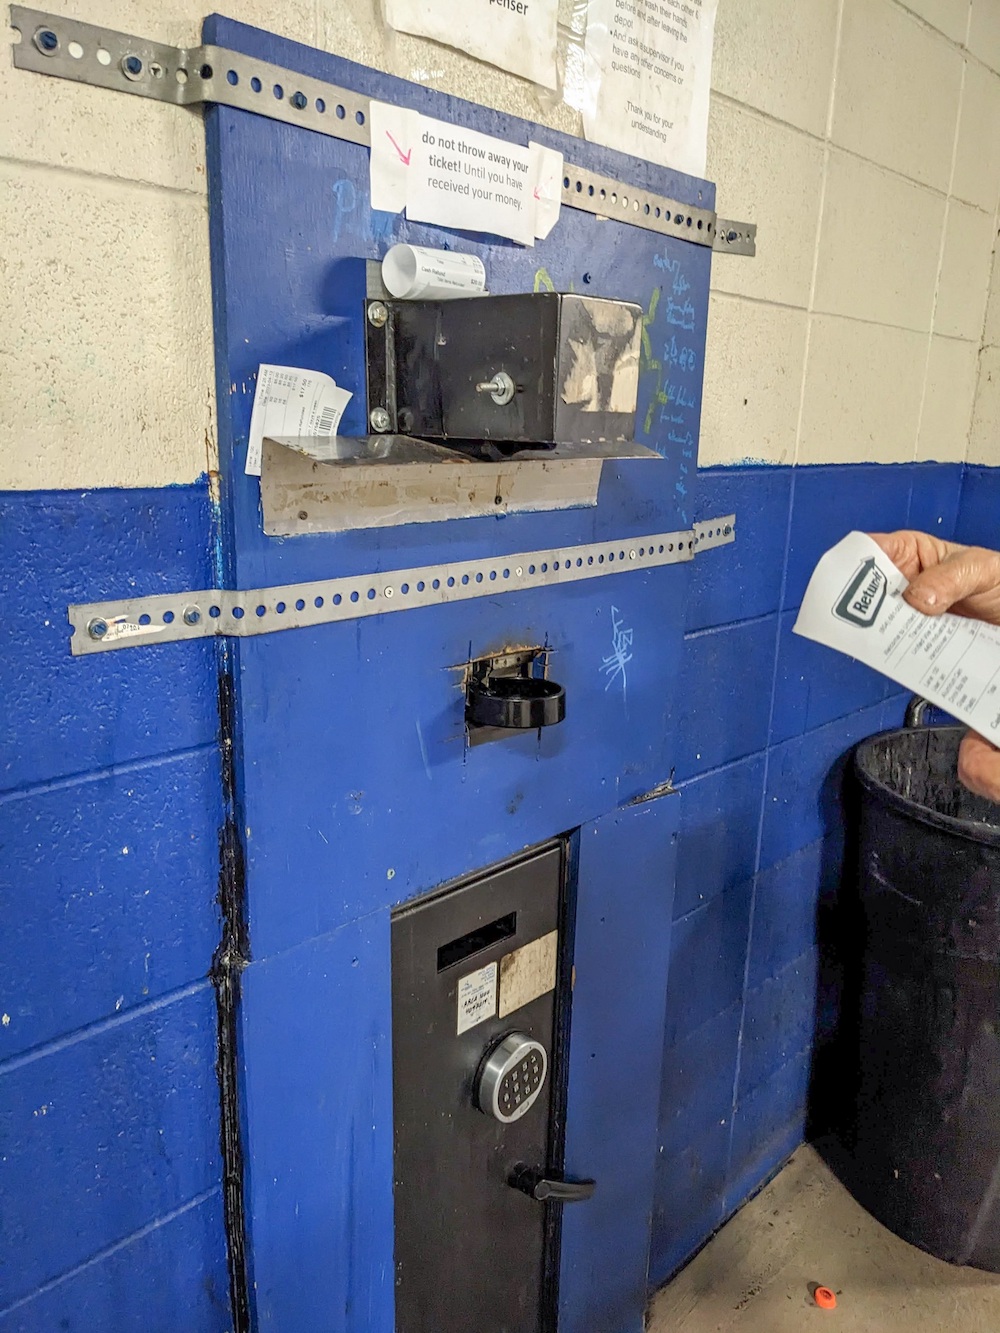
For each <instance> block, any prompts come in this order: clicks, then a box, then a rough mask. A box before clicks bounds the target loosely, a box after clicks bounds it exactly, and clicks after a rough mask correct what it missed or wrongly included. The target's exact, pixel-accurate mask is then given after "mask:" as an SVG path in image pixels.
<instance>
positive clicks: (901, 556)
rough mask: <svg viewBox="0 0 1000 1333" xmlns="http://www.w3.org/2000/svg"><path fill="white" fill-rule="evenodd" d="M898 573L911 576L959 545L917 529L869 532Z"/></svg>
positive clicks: (935, 563) (951, 551) (947, 554)
mask: <svg viewBox="0 0 1000 1333" xmlns="http://www.w3.org/2000/svg"><path fill="white" fill-rule="evenodd" d="M868 535H869V536H870V537H871V539H872V540H873V541H874V542H877V543H878V545H879V546H880V547H881V549H882V550H883V551H884V552H885V554H886V555H887V556H888V557H889V559H890V560H891V561H892V563H893V564H894V565H895V566H896V568H897V569H898V570H899V572H900V573H901V574H902V575H903V576H904V578H907V579H915V578H916V577H917V575H918V574H919V573H920V572H921V570H924V569H929V568H930V567H931V566H932V565H937V564H939V563H940V562H941V561H942V560H944V559H946V558H947V556H949V555H951V554H952V553H953V552H955V551H960V550H963V549H964V548H963V547H960V546H958V545H956V544H955V543H954V542H945V541H942V540H941V538H940V537H932V536H931V534H930V533H929V532H917V531H916V530H915V529H913V528H900V529H899V530H898V531H896V532H870V533H869V534H868Z"/></svg>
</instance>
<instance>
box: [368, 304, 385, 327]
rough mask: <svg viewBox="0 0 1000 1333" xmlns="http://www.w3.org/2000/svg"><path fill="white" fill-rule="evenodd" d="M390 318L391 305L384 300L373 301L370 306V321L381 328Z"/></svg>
mask: <svg viewBox="0 0 1000 1333" xmlns="http://www.w3.org/2000/svg"><path fill="white" fill-rule="evenodd" d="M388 319H389V307H388V306H387V305H386V303H385V302H384V301H372V303H371V305H370V306H369V307H368V323H369V324H373V325H374V326H375V328H377V329H381V328H382V327H383V326H384V325H385V324H386V323H387V322H388Z"/></svg>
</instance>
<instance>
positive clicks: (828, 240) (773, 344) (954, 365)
mask: <svg viewBox="0 0 1000 1333" xmlns="http://www.w3.org/2000/svg"><path fill="white" fill-rule="evenodd" d="M998 70H1000V0H971V3H970V0H908V3H907V4H906V5H903V4H900V3H898V2H897V0H720V4H719V19H718V27H717V39H716V58H715V70H714V79H713V83H714V89H715V92H714V96H713V102H712V119H711V129H710V143H709V171H708V174H709V175H710V176H711V177H712V178H713V179H715V180H716V181H718V183H719V208H720V210H721V211H722V212H723V213H728V214H729V215H730V216H734V217H738V218H739V217H748V218H752V219H754V220H755V221H756V222H757V223H758V224H759V227H760V238H759V246H758V255H757V258H756V260H754V261H751V262H747V261H742V262H741V261H740V260H738V259H735V258H721V259H719V260H718V261H717V262H716V264H715V269H714V281H713V288H714V292H713V297H712V316H711V322H710V325H709V336H708V354H707V365H706V386H705V411H704V418H703V426H702V444H701V459H700V461H701V463H702V464H703V465H704V464H708V463H728V462H734V461H738V460H741V459H749V460H753V459H759V460H762V461H766V462H775V463H791V462H797V463H821V462H822V463H830V462H860V461H873V462H910V461H913V460H925V459H934V460H938V461H959V460H961V459H963V458H965V456H966V449H967V441H968V437H969V427H970V422H971V419H972V413H973V400H974V397H975V389H976V377H977V365H978V359H979V349H980V346H981V344H982V342H983V325H984V315H985V310H986V300H987V292H988V288H989V273H990V267H991V263H992V253H993V248H994V241H995V238H996V234H997V227H996V211H997V204H998V200H1000V74H998V73H997V71H998ZM998 306H1000V298H998ZM993 325H994V327H995V331H996V335H997V336H995V338H994V341H997V342H1000V310H998V313H997V316H996V318H995V319H994V320H993ZM991 356H992V358H993V361H994V363H995V365H996V370H1000V349H996V350H992V351H991V350H988V351H987V352H986V353H985V354H984V365H986V366H988V365H989V364H990V357H991ZM996 370H995V371H994V378H996V379H1000V375H997V373H996ZM998 410H1000V407H998V408H994V419H996V417H997V414H998ZM979 461H996V456H995V453H994V457H993V458H992V459H991V460H986V459H985V458H981V459H980V460H979Z"/></svg>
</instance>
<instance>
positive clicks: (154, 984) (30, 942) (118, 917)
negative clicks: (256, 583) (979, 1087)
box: [0, 465, 1000, 1333]
mask: <svg viewBox="0 0 1000 1333" xmlns="http://www.w3.org/2000/svg"><path fill="white" fill-rule="evenodd" d="M695 506H696V508H695V514H694V516H695V517H709V516H711V515H713V514H718V513H723V512H728V511H730V510H733V509H735V510H736V511H737V512H738V514H739V516H740V537H739V541H738V543H737V545H736V547H734V548H728V549H724V550H721V551H716V552H711V553H707V554H706V555H704V556H702V557H700V558H699V560H698V561H696V563H695V565H694V567H693V569H692V571H691V584H690V590H689V599H688V611H687V625H686V635H685V639H684V653H683V659H682V667H681V673H680V679H679V686H678V689H677V691H676V699H677V700H678V701H679V703H678V705H677V708H676V714H677V721H676V727H674V726H673V724H670V725H671V734H672V735H673V737H674V739H673V741H672V742H668V748H669V749H670V750H672V751H673V753H674V755H675V758H674V762H675V763H676V766H677V781H678V783H679V785H680V789H681V794H680V797H679V799H678V813H679V816H680V834H679V839H678V842H677V847H676V853H677V881H676V895H675V898H674V904H673V916H674V922H673V931H672V943H671V959H670V973H669V995H668V1002H667V1012H666V1021H665V1051H664V1069H663V1079H662V1102H661V1108H660V1128H659V1136H658V1142H657V1143H656V1144H655V1148H656V1152H655V1169H656V1198H657V1203H656V1210H655V1216H654V1228H653V1252H652V1262H651V1267H650V1282H651V1284H654V1285H655V1284H657V1283H659V1282H660V1281H662V1280H664V1279H665V1278H666V1277H667V1276H668V1275H669V1274H670V1273H671V1272H672V1271H674V1270H675V1269H676V1268H677V1267H678V1266H679V1265H680V1264H681V1263H682V1262H683V1261H684V1259H685V1258H686V1257H688V1256H689V1255H690V1253H692V1252H693V1251H694V1250H695V1249H696V1248H697V1247H698V1246H699V1245H700V1244H701V1243H703V1241H704V1240H705V1239H707V1237H708V1236H709V1235H710V1234H711V1233H712V1231H713V1230H714V1229H715V1228H716V1227H717V1226H718V1225H719V1224H720V1223H721V1222H722V1221H723V1220H724V1219H725V1217H726V1216H728V1215H729V1214H730V1213H731V1212H732V1211H734V1210H735V1208H737V1207H738V1206H739V1204H740V1203H741V1202H742V1201H743V1199H744V1198H745V1197H747V1195H748V1194H749V1193H751V1192H752V1191H753V1190H754V1189H755V1188H757V1187H758V1186H759V1185H760V1184H761V1183H762V1181H763V1180H765V1179H766V1178H767V1177H768V1175H769V1174H770V1173H771V1172H772V1171H773V1170H774V1169H775V1167H776V1166H778V1165H779V1164H780V1162H781V1161H782V1160H783V1159H784V1157H785V1156H786V1155H787V1154H788V1153H789V1152H790V1151H791V1150H792V1149H794V1147H795V1146H796V1145H797V1144H798V1142H799V1141H800V1140H801V1138H802V1135H803V1132H804V1125H805V1114H806V1101H807V1089H808V1084H809V1077H810V1070H811V1062H812V1051H813V1043H814V1036H815V1033H816V1029H817V1023H819V1026H820V1030H821V1034H822V1030H823V1023H824V1021H825V1019H826V1012H825V1010H824V1005H823V1001H824V998H825V993H824V981H825V980H827V979H828V978H826V977H825V972H824V969H825V968H826V967H828V964H829V960H824V959H821V958H820V956H819V954H818V951H817V943H816V918H817V912H818V911H819V910H820V909H821V907H822V905H823V903H824V901H826V900H827V899H828V898H829V895H831V894H832V893H833V891H834V883H835V871H836V866H837V855H838V851H839V846H840V836H841V829H840V817H839V810H838V807H837V802H836V780H837V773H838V772H839V765H840V764H841V763H842V756H843V754H844V753H845V751H846V750H847V749H848V747H849V746H850V745H851V744H852V743H853V742H854V741H855V740H856V739H857V738H859V737H860V736H862V735H865V734H867V733H869V732H871V731H874V730H876V729H878V728H879V727H881V726H886V725H892V724H894V723H895V722H897V721H898V720H899V717H900V715H901V709H902V703H903V697H902V696H901V695H897V694H894V693H893V692H892V691H891V688H890V687H889V686H887V685H886V684H885V683H884V682H882V681H881V680H880V679H879V678H877V677H874V676H873V675H871V673H869V672H867V671H866V670H865V669H864V668H861V667H858V666H856V665H854V664H852V663H850V662H848V661H847V660H846V659H842V658H840V657H838V656H836V655H835V654H832V653H829V652H827V651H826V650H824V649H822V648H819V647H817V646H814V645H810V644H807V643H805V642H804V641H800V640H797V639H795V638H793V637H792V636H790V634H789V622H790V620H791V618H792V615H793V612H794V608H795V607H796V605H797V604H798V601H799V599H800V597H801V593H802V590H803V588H804V586H805V581H806V578H807V575H808V572H809V570H810V568H811V567H812V563H813V561H814V560H815V558H816V556H817V555H818V554H819V553H820V551H821V550H822V549H824V548H825V547H826V546H827V545H829V544H830V543H831V542H832V541H833V540H835V539H836V538H837V537H838V536H839V535H840V534H841V533H842V532H843V531H844V530H845V529H846V528H848V527H850V526H852V525H862V526H867V527H884V528H889V527H893V526H897V525H900V524H903V523H911V524H914V525H916V526H920V527H923V528H926V529H928V530H931V531H939V532H941V533H942V534H949V533H952V532H955V533H957V535H958V536H959V537H960V538H961V539H963V540H968V541H977V542H982V543H985V544H992V545H997V544H998V541H1000V518H998V516H1000V470H996V469H989V468H968V469H966V470H965V471H964V477H963V470H962V469H961V468H959V467H949V466H941V465H914V466H909V467H907V466H901V467H885V466H882V467H874V466H873V467H865V466H842V467H828V468H809V469H801V468H800V469H797V470H795V471H793V470H791V469H784V468H750V467H748V468H728V469H710V470H708V471H703V472H701V473H700V474H699V475H698V480H697V487H696V493H695ZM210 535H211V515H210V511H209V505H208V499H207V494H206V492H205V490H204V489H203V488H201V487H191V488H173V489H170V490H165V491H157V492H128V493H126V492H106V491H105V492H92V493H87V494H81V493H60V494H7V495H4V496H3V497H2V499H0V546H2V553H3V558H4V562H5V567H6V568H7V569H8V570H10V571H14V574H13V577H12V578H11V579H10V580H9V590H8V592H7V593H6V595H5V600H4V620H5V623H6V624H7V625H8V626H13V627H15V630H16V633H11V634H8V635H6V636H5V637H4V638H3V640H2V642H0V679H2V686H3V691H4V699H5V703H6V708H7V719H8V741H7V743H6V744H5V746H4V749H3V760H2V775H3V784H2V792H0V851H2V864H3V867H4V871H3V881H2V886H0V906H2V909H3V915H4V921H5V933H4V949H3V963H4V966H3V971H2V982H0V984H2V990H0V996H2V999H0V1011H2V1015H3V1019H2V1022H0V1134H2V1138H3V1143H4V1151H3V1154H2V1160H0V1206H2V1208H3V1217H4V1235H5V1247H4V1255H3V1261H2V1270H0V1283H2V1285H0V1299H2V1304H0V1330H2V1333H8V1331H11V1333H12V1331H13V1330H19V1331H20V1333H41V1331H42V1330H46V1333H47V1331H48V1330H50V1329H53V1328H68V1329H78V1330H90V1329H94V1328H102V1329H109V1330H123V1331H127V1333H131V1330H133V1329H135V1330H136V1331H137V1333H138V1330H139V1329H143V1330H147V1329H148V1328H149V1327H151V1326H152V1327H161V1328H163V1329H164V1330H169V1329H174V1328H180V1327H183V1328H185V1329H197V1330H199V1331H200V1330H213V1331H214V1330H223V1329H226V1328H228V1327H229V1312H228V1289H227V1280H226V1272H225V1250H224V1238H223V1228H222V1213H221V1204H220V1198H219V1175H220V1164H219V1156H218V1094H217V1086H216V1077H215V1068H214V1063H215V1055H216V1052H215V1010H214V1001H213V996H212V993H211V988H210V985H209V983H208V981H207V978H206V974H207V972H208V969H209V966H210V963H211V957H212V952H213V950H214V948H215V946H216V944H217V942H218V937H219V928H220V927H219V920H218V912H217V907H216V904H215V894H216V889H217V877H218V848H217V836H218V827H219V823H220V820H221V804H220V797H219V782H218V774H219V766H218V765H219V761H218V751H217V737H216V731H217V716H216V704H215V678H216V661H215V656H214V653H213V650H212V647H211V645H208V644H204V643H190V644H170V645H164V646H162V647H160V648H158V649H156V650H151V651H145V650H139V651H135V652H132V651H124V652H120V653H115V654H109V655H106V656H99V657H95V658H90V659H83V660H73V659H70V658H69V656H68V655H67V652H66V623H65V616H64V613H65V607H66V605H67V604H68V603H69V602H71V601H79V600H88V599H95V598H98V597H101V596H105V595H107V594H108V592H109V591H113V590H116V589H119V588H121V587H123V586H129V583H130V581H134V585H133V586H135V587H136V589H137V590H138V591H147V590H148V591H155V590H161V589H162V590H166V589H168V588H176V587H179V586H195V585H199V584H204V583H205V582H206V581H210V580H211V573H210V571H211V550H210ZM639 808H640V809H641V807H639ZM126 849H127V850H126ZM618 923H619V926H620V927H624V926H625V925H626V917H625V916H620V917H619V918H618ZM657 938H659V939H661V940H662V939H664V938H669V932H668V933H667V934H666V935H665V934H664V933H663V932H660V933H659V935H658V937H657ZM386 949H387V938H386V934H385V918H384V916H383V915H382V914H377V915H375V916H372V917H370V918H367V919H366V920H364V921H360V922H358V924H357V925H356V926H350V927H346V928H343V929H340V930H337V931H335V932H334V933H333V934H332V935H327V936H324V937H323V938H322V939H317V940H316V941H315V942H314V943H312V944H309V945H305V946H300V947H299V948H296V949H292V950H286V951H284V952H281V953H279V954H278V955H276V956H275V957H274V959H273V960H272V961H270V962H263V963H262V964H261V966H260V968H259V969H258V979H257V980H256V981H255V983H254V984H255V987H256V988H257V990H256V994H255V1002H256V1003H257V1004H258V1005H259V1010H258V1012H260V1013H267V1012H269V1011H270V1010H271V1009H272V1007H273V1006H272V1002H271V998H270V997H272V996H274V997H278V996H280V995H281V994H282V993H283V992H284V991H285V990H286V988H287V987H288V986H291V985H294V984H295V973H296V972H297V971H298V972H299V973H300V974H301V973H303V972H308V974H309V975H310V976H312V977H315V976H316V975H326V977H327V984H328V985H329V986H330V987H331V988H332V989H331V990H330V993H329V995H328V996H327V997H326V1000H325V1003H328V1004H329V1006H331V1007H336V1008H340V1009H343V1008H345V1007H346V1008H348V1009H351V1010H352V1011H355V1010H357V1008H358V1006H359V1005H360V1006H362V1007H365V1006H367V1007H368V1009H370V1010H371V1011H372V1013H373V1014H376V1013H378V1012H382V1011H383V1010H384V1008H385V1004H384V1003H383V1001H384V1000H385V996H383V997H382V1000H379V997H378V993H377V992H373V991H372V990H371V988H370V987H366V988H362V990H361V991H359V992H358V993H357V994H356V995H353V998H352V994H353V993H348V992H347V991H345V990H344V987H345V985H348V990H349V983H353V981H355V980H356V979H358V978H359V977H360V976H361V974H362V972H363V971H364V969H362V968H361V966H360V962H362V961H364V959H365V958H366V957H368V956H369V955H372V956H374V955H376V954H377V955H378V956H380V957H381V956H382V955H383V954H384V953H385V951H386ZM317 950H318V951H319V954H320V955H322V956H321V957H319V956H317V957H310V951H311V952H312V953H316V951H317ZM373 951H374V953H373ZM337 957H343V959H344V960H345V965H344V967H343V969H342V970H339V971H336V970H331V969H330V964H331V963H332V962H334V961H335V959H336V958H337ZM355 960H358V962H359V965H358V966H355ZM320 998H322V997H320ZM817 1008H818V1009H819V1019H817V1017H816V1015H817ZM281 1037H282V1039H287V1037H288V1033H287V1030H285V1029H283V1030H282V1033H281ZM308 1038H309V1025H308V1024H306V1026H305V1028H304V1029H303V1032H302V1034H301V1037H300V1040H301V1041H303V1042H305V1041H307V1040H308ZM372 1038H373V1042H375V1043H376V1047H377V1044H378V1043H379V1042H381V1043H383V1044H384V1043H385V1042H386V1041H387V1033H386V1032H385V1031H384V1028H380V1027H378V1026H377V1023H376V1026H375V1027H373V1029H372ZM279 1048H280V1043H278V1042H275V1043H273V1044H272V1046H271V1047H270V1049H272V1050H273V1051H275V1053H277V1052H278V1050H279ZM380 1067H381V1068H382V1069H383V1072H384V1071H385V1069H386V1068H387V1066H386V1065H385V1064H384V1062H383V1063H380ZM312 1076H313V1078H314V1081H315V1080H318V1081H319V1083H322V1084H324V1086H326V1085H327V1084H329V1083H331V1082H332V1081H333V1080H332V1076H331V1077H327V1076H325V1075H324V1067H323V1065H322V1063H321V1062H319V1063H317V1064H316V1065H315V1066H314V1067H313V1070H312ZM282 1079H285V1080H286V1079H287V1065H285V1064H283V1063H282V1062H281V1061H280V1060H279V1062H278V1065H276V1067H275V1068H274V1069H273V1070H270V1071H269V1070H268V1068H267V1067H266V1066H264V1065H261V1066H260V1067H259V1068H258V1070H257V1072H256V1075H255V1083H256V1082H259V1083H260V1085H261V1086H265V1085H266V1083H267V1082H268V1080H271V1081H280V1080H282ZM286 1088H287V1083H286ZM372 1091H375V1088H374V1086H373V1088H372ZM383 1091H384V1093H385V1095H386V1096H387V1095H388V1087H387V1084H386V1086H385V1088H384V1090H383ZM319 1095H320V1092H319V1089H318V1088H317V1089H316V1090H315V1091H311V1090H310V1089H309V1088H307V1087H303V1088H301V1089H298V1090H297V1092H296V1095H295V1096H286V1098H285V1108H286V1111H287V1109H288V1107H292V1106H295V1105H304V1104H307V1103H308V1102H309V1101H310V1100H311V1099H314V1098H315V1097H317V1096H319ZM271 1105H274V1103H273V1101H272V1102H271ZM276 1111H277V1108H276ZM279 1121H280V1123H276V1126H275V1135H274V1141H275V1142H278V1141H279V1139H280V1133H279V1131H281V1130H283V1131H285V1141H286V1142H287V1143H288V1145H289V1152H290V1153H291V1154H292V1159H294V1158H295V1155H296V1150H295V1148H294V1145H295V1143H296V1141H297V1137H298V1136H297V1133H296V1132H295V1121H294V1116H293V1117H292V1118H291V1119H284V1120H282V1118H281V1116H279ZM580 1151H581V1153H584V1154H585V1153H586V1152H587V1151H588V1148H587V1145H586V1142H585V1141H584V1142H581V1145H580ZM286 1169H287V1170H289V1171H292V1170H294V1169H295V1161H294V1160H290V1161H289V1163H288V1165H287V1168H286ZM358 1197H359V1198H360V1197H361V1196H358ZM362 1206H363V1207H364V1208H368V1207H369V1206H370V1207H375V1201H374V1200H369V1202H368V1203H367V1204H365V1203H363V1199H362ZM384 1220H385V1219H383V1221H384ZM584 1221H585V1219H584V1218H583V1217H582V1215H581V1219H580V1225H582V1224H583V1222H584ZM356 1222H357V1225H358V1226H361V1227H362V1228H363V1229H366V1228H367V1227H368V1226H369V1225H373V1224H374V1223H375V1222H376V1218H375V1217H374V1216H372V1217H371V1218H370V1219H369V1221H368V1223H364V1222H363V1221H362V1220H361V1219H360V1218H359V1217H357V1216H356ZM329 1239H330V1242H331V1246H332V1247H333V1248H334V1249H335V1250H338V1251H339V1250H343V1252H344V1253H348V1252H349V1251H350V1244H349V1237H346V1236H345V1237H341V1238H339V1239H338V1238H337V1237H330V1238H329ZM345 1245H346V1247H347V1248H346V1249H344V1248H343V1247H344V1246H345ZM320 1261H321V1256H317V1260H316V1262H320ZM345 1280H346V1277H345ZM623 1280H631V1279H623ZM157 1318H159V1319H160V1323H159V1325H157V1324H156V1319H157Z"/></svg>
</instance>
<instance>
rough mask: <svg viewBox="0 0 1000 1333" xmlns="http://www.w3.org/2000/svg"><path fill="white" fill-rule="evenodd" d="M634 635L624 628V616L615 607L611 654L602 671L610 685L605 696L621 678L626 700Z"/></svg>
mask: <svg viewBox="0 0 1000 1333" xmlns="http://www.w3.org/2000/svg"><path fill="white" fill-rule="evenodd" d="M632 634H633V632H632V630H631V629H625V628H624V622H623V620H622V615H621V612H620V611H619V610H618V608H617V606H613V607H612V608H611V652H610V653H609V654H608V655H607V657H605V658H604V660H603V662H602V663H601V670H602V671H603V672H604V674H605V675H606V676H607V678H608V683H607V684H606V685H605V687H604V692H605V694H607V692H608V690H610V689H611V686H612V685H613V684H614V683H615V681H616V680H617V679H618V677H619V676H620V677H621V682H622V698H623V699H624V698H625V695H626V690H627V688H628V678H627V676H626V673H625V667H626V665H627V664H628V663H629V662H631V661H632Z"/></svg>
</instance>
